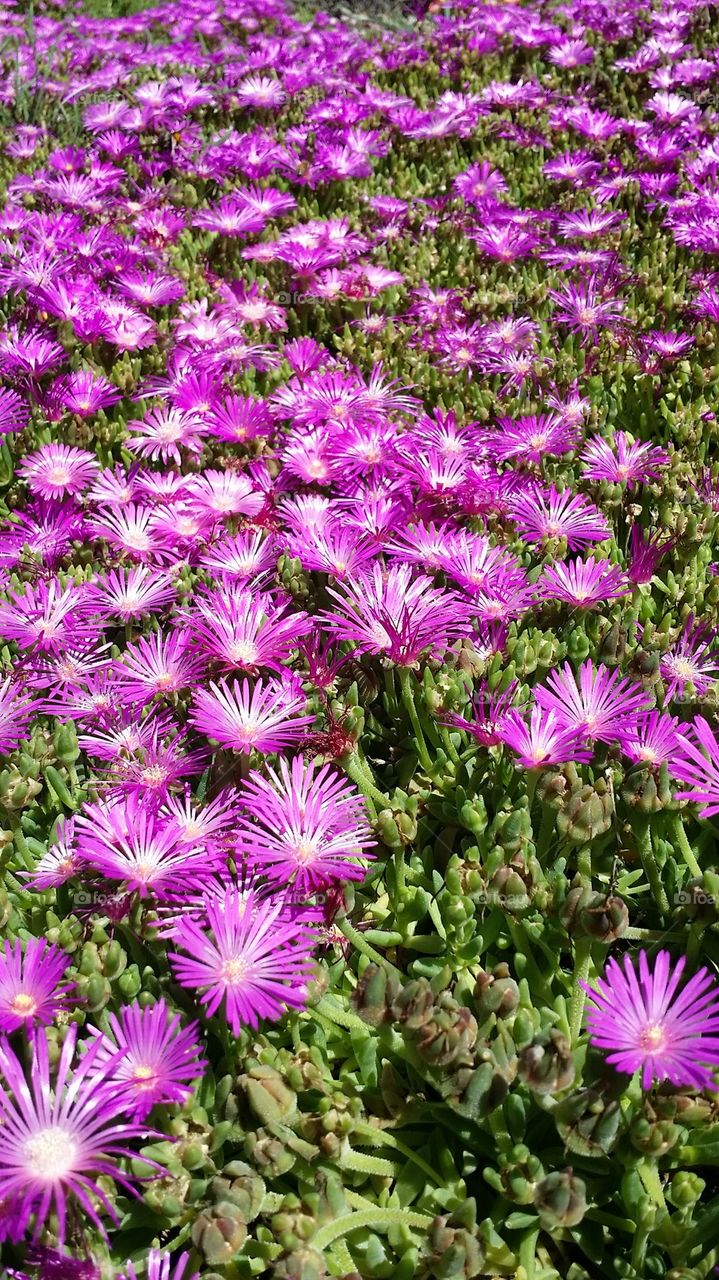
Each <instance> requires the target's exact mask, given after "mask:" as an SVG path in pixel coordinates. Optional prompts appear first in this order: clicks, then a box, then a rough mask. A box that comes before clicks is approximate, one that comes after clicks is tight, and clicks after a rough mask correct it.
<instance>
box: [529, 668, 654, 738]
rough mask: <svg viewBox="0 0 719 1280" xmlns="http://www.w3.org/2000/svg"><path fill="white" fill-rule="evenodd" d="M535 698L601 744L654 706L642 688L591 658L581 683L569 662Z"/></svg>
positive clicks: (566, 723) (540, 687)
mask: <svg viewBox="0 0 719 1280" xmlns="http://www.w3.org/2000/svg"><path fill="white" fill-rule="evenodd" d="M534 695H535V697H536V699H537V702H538V704H539V706H540V707H543V708H544V709H545V710H546V711H554V712H555V714H556V715H557V717H558V719H559V721H560V723H561V724H563V725H564V727H565V728H567V729H571V730H573V731H574V732H575V733H578V734H580V735H581V737H582V738H584V739H586V738H589V739H590V740H594V741H598V742H613V741H614V740H615V739H616V737H617V734H618V731H619V730H620V729H621V728H624V727H626V726H627V725H628V724H629V723H631V722H632V720H633V719H634V717H635V716H636V714H637V712H640V711H645V710H647V709H648V707H649V706H650V704H651V698H650V696H649V695H648V694H647V693H646V691H645V690H644V689H643V688H642V686H641V685H639V684H637V683H636V682H635V681H632V680H627V679H626V678H625V677H623V676H622V675H621V673H620V672H619V671H617V670H613V671H612V670H609V668H608V667H605V666H602V665H601V664H600V665H599V666H597V667H595V666H594V665H593V663H592V662H591V660H590V659H587V661H586V662H583V663H582V665H581V667H580V670H579V679H578V680H577V677H576V676H575V674H574V672H573V670H572V668H571V666H570V664H569V663H568V662H565V664H564V667H563V668H562V670H561V671H552V672H550V674H549V676H548V677H547V683H546V685H537V687H536V688H535V690H534Z"/></svg>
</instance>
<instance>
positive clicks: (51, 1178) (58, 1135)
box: [22, 1125, 80, 1182]
mask: <svg viewBox="0 0 719 1280" xmlns="http://www.w3.org/2000/svg"><path fill="white" fill-rule="evenodd" d="M22 1154H23V1157H24V1162H25V1167H26V1169H27V1170H28V1172H30V1173H31V1174H32V1175H33V1177H34V1178H37V1179H39V1180H40V1181H41V1182H61V1181H62V1180H63V1178H66V1177H67V1175H68V1174H69V1173H72V1172H73V1170H74V1169H75V1167H76V1164H77V1160H78V1156H79V1154H80V1149H79V1146H78V1143H77V1142H76V1141H75V1139H74V1138H73V1136H72V1134H71V1132H70V1131H69V1130H68V1129H63V1128H62V1127H61V1126H59V1125H56V1126H52V1127H50V1128H47V1129H40V1130H38V1132H37V1133H35V1134H33V1136H32V1137H31V1138H28V1140H27V1142H26V1143H25V1144H24V1146H23V1150H22Z"/></svg>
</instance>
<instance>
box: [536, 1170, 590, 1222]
mask: <svg viewBox="0 0 719 1280" xmlns="http://www.w3.org/2000/svg"><path fill="white" fill-rule="evenodd" d="M534 1207H535V1209H536V1210H537V1213H538V1214H539V1221H540V1223H541V1225H542V1226H543V1227H544V1229H545V1231H551V1230H552V1228H553V1227H576V1226H578V1225H579V1223H580V1222H581V1221H582V1218H583V1217H584V1214H585V1213H586V1210H587V1200H586V1187H585V1185H584V1183H583V1182H582V1179H581V1178H578V1177H577V1176H576V1174H574V1173H573V1171H572V1170H571V1169H557V1170H555V1171H554V1172H553V1173H550V1174H548V1175H547V1177H546V1178H543V1179H542V1181H541V1182H540V1183H539V1184H538V1185H537V1189H536V1191H535V1194H534Z"/></svg>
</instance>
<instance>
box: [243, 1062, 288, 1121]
mask: <svg viewBox="0 0 719 1280" xmlns="http://www.w3.org/2000/svg"><path fill="white" fill-rule="evenodd" d="M238 1083H239V1085H240V1087H241V1088H242V1089H243V1090H244V1092H245V1096H246V1098H247V1101H248V1102H249V1104H250V1108H251V1110H252V1111H253V1112H254V1114H255V1115H256V1116H257V1118H258V1119H259V1120H261V1121H262V1123H263V1124H272V1123H273V1122H276V1121H278V1120H283V1121H286V1120H287V1119H288V1118H289V1117H290V1116H292V1115H294V1113H295V1111H296V1110H297V1094H296V1093H294V1092H293V1090H292V1089H290V1088H288V1086H287V1085H286V1084H285V1081H284V1080H283V1079H282V1076H281V1075H280V1073H279V1072H278V1071H275V1070H274V1068H273V1067H264V1066H257V1067H252V1069H251V1070H250V1071H248V1072H247V1073H246V1075H243V1076H240V1078H239V1081H238Z"/></svg>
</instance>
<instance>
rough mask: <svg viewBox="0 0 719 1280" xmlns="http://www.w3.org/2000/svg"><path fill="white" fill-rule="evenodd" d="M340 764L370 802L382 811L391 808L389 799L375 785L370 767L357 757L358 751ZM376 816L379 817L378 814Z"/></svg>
mask: <svg viewBox="0 0 719 1280" xmlns="http://www.w3.org/2000/svg"><path fill="white" fill-rule="evenodd" d="M340 763H341V765H342V768H343V769H344V771H345V773H346V774H347V776H348V778H351V779H352V781H353V782H356V784H357V786H358V787H359V789H360V791H361V792H362V794H363V796H366V797H367V799H368V800H369V801H370V802H372V801H374V803H375V804H377V805H379V807H380V809H387V808H388V807H389V798H388V797H387V796H386V795H385V794H384V792H383V791H380V789H379V787H377V786H376V785H375V783H374V780H373V778H372V774H371V773H370V768H369V765H368V764H367V763H366V761H364V760H362V759H361V758H360V756H358V755H357V752H356V751H353V752H352V753H351V754H350V755H347V756H345V757H344V758H343V759H342V760H341V761H340ZM374 816H375V818H376V817H377V814H376V812H375V814H374Z"/></svg>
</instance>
